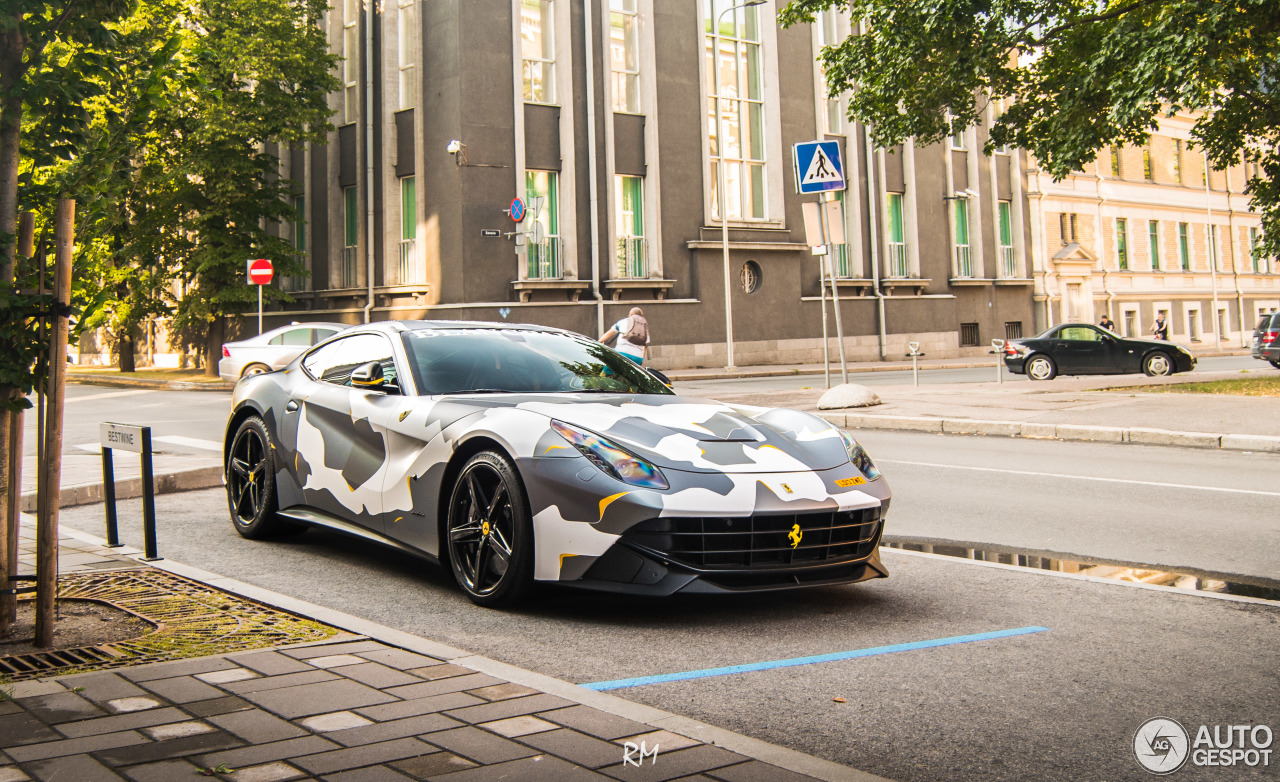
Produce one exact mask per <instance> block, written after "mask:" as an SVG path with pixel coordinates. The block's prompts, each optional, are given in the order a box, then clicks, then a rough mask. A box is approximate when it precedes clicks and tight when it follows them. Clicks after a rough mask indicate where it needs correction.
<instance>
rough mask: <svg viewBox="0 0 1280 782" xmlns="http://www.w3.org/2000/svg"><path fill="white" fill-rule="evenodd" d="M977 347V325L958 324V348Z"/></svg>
mask: <svg viewBox="0 0 1280 782" xmlns="http://www.w3.org/2000/svg"><path fill="white" fill-rule="evenodd" d="M978 345H979V336H978V324H977V323H961V324H960V347H962V348H976V347H977V346H978Z"/></svg>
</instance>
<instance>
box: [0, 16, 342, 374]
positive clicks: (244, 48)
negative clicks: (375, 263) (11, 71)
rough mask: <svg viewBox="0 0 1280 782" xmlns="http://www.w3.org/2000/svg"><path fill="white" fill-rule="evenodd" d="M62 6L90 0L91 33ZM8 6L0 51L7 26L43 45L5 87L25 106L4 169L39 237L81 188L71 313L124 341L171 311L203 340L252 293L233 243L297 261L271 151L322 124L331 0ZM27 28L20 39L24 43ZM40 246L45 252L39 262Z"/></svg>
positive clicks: (286, 184)
mask: <svg viewBox="0 0 1280 782" xmlns="http://www.w3.org/2000/svg"><path fill="white" fill-rule="evenodd" d="M59 5H61V6H66V7H68V8H69V7H71V6H72V5H74V6H75V7H76V8H77V9H79V10H84V9H88V8H98V9H100V10H101V13H100V14H99V16H98V17H97V18H96V25H97V26H96V27H95V28H94V29H95V30H96V33H95V34H93V35H87V34H84V35H79V36H66V35H63V34H62V32H61V31H63V30H64V29H65V28H62V27H59V26H58V24H57V22H56V19H57V17H58V8H57V7H58V6H59ZM19 6H21V8H20V11H21V13H19V14H18V15H16V16H9V12H8V11H7V10H5V11H0V54H3V52H4V49H3V45H4V41H3V36H4V34H5V30H6V29H8V28H11V27H16V26H22V25H26V26H27V27H30V28H32V29H33V30H39V31H44V33H43V34H44V35H45V37H46V38H47V40H44V39H40V40H41V41H42V43H41V44H40V46H41V52H40V56H39V57H36V56H33V55H31V54H30V52H29V51H28V54H27V55H25V56H26V60H24V63H25V65H24V69H23V71H22V73H21V77H20V78H19V79H17V80H15V82H14V83H15V87H14V89H13V90H12V91H11V92H12V93H13V94H14V95H17V96H18V99H19V100H20V101H21V107H22V120H23V121H22V125H21V130H22V141H21V147H20V151H21V154H20V156H18V159H19V164H18V166H17V169H18V170H19V171H20V176H17V177H15V180H17V184H18V185H19V187H18V188H17V189H18V193H19V196H20V199H21V203H22V207H23V208H24V209H30V210H32V211H35V212H36V213H37V224H38V227H39V229H40V231H41V233H42V235H45V236H51V228H50V226H49V224H48V222H49V218H51V216H52V214H53V205H54V204H55V203H56V199H57V198H58V196H60V195H63V194H66V195H71V196H73V197H75V198H76V200H77V225H76V228H77V232H76V234H77V235H76V240H77V245H76V250H77V254H76V260H75V280H74V292H75V298H76V300H77V302H78V303H79V304H81V305H82V307H83V315H82V317H81V318H80V322H79V324H78V325H79V328H81V329H84V328H95V329H96V328H103V329H105V330H106V331H107V332H108V334H109V335H111V336H112V337H114V338H115V339H116V340H117V341H121V342H122V347H121V348H120V351H121V353H122V358H123V353H124V351H126V350H127V351H128V352H129V354H130V357H131V353H132V344H131V342H130V339H131V338H132V336H133V335H134V334H135V333H136V332H137V330H138V326H139V324H140V323H142V322H143V321H144V320H145V319H147V318H149V317H151V316H169V315H172V316H174V321H173V322H174V324H175V330H176V331H178V332H180V333H185V334H188V335H190V336H191V339H190V340H188V341H189V342H190V343H191V344H195V345H199V347H201V348H202V349H207V346H206V345H205V344H204V343H205V341H206V340H205V337H206V336H207V335H208V333H209V331H210V324H211V323H214V322H216V321H217V320H218V319H219V318H222V317H224V316H226V315H228V314H233V313H238V312H241V311H244V310H245V309H247V308H249V307H250V306H252V303H254V302H256V292H255V291H251V290H250V288H249V286H248V285H246V284H245V280H244V262H245V259H247V258H252V257H267V258H271V259H272V260H273V261H275V263H276V267H277V269H280V270H281V271H282V272H283V273H293V272H298V271H300V269H297V268H296V267H297V263H296V262H295V261H294V260H293V256H292V250H291V247H290V245H289V243H288V242H287V241H285V240H284V239H282V238H280V237H279V236H277V235H276V233H277V232H276V231H274V230H273V228H274V226H275V224H277V223H280V222H283V221H285V220H286V219H287V218H288V217H289V216H291V214H292V197H293V196H294V195H295V188H296V185H295V183H293V182H291V181H288V180H281V179H280V178H279V177H278V176H277V172H278V171H279V158H278V156H277V153H280V152H285V151H287V149H288V147H289V146H290V145H299V144H303V143H305V142H307V141H319V140H323V138H324V134H325V132H326V131H328V130H329V129H330V127H329V125H328V117H329V114H330V111H329V109H328V106H327V100H326V98H327V94H328V93H329V92H331V91H332V90H334V89H336V88H337V86H338V85H337V81H336V79H335V78H334V76H333V70H334V68H335V66H336V57H335V56H334V55H332V54H330V53H329V52H328V46H327V41H326V39H325V35H324V33H323V31H322V30H321V29H320V27H319V22H320V20H321V19H322V17H323V14H324V12H325V9H326V3H325V2H324V0H293V2H285V3H281V2H277V1H275V0H131V2H127V3H126V2H123V1H122V0H66V2H64V3H61V4H59V3H57V2H53V0H47V1H46V2H35V0H19ZM32 9H35V10H32ZM67 18H68V19H69V18H70V17H67ZM50 20H54V21H50ZM38 37H39V36H36V35H34V33H24V37H23V38H22V39H21V40H22V41H25V42H26V43H25V44H24V46H27V48H28V49H30V47H31V45H32V44H31V41H33V40H36V39H37V38H38ZM0 97H3V95H2V94H0ZM5 225H10V226H11V225H12V221H10V222H9V223H4V224H0V233H3V230H4V226H5ZM44 262H47V258H45V257H44V254H43V253H42V254H41V257H40V258H39V259H37V264H36V266H38V265H39V263H44ZM34 268H36V267H32V269H34ZM28 271H30V270H28ZM267 293H268V295H273V294H276V295H282V294H278V293H277V292H276V291H275V290H274V289H268V291H267ZM122 363H123V361H122ZM209 363H212V362H209Z"/></svg>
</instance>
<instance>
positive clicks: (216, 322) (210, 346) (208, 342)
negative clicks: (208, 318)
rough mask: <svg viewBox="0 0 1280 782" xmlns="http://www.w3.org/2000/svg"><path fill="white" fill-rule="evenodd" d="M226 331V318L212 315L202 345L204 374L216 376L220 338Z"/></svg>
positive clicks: (219, 353)
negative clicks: (203, 345)
mask: <svg viewBox="0 0 1280 782" xmlns="http://www.w3.org/2000/svg"><path fill="white" fill-rule="evenodd" d="M226 331H227V319H226V318H224V317H222V316H221V315H217V316H215V317H214V319H213V322H212V323H210V324H209V332H208V336H207V337H206V338H205V347H204V376H205V377H217V376H218V362H219V361H221V360H222V338H223V335H224V334H225V333H226Z"/></svg>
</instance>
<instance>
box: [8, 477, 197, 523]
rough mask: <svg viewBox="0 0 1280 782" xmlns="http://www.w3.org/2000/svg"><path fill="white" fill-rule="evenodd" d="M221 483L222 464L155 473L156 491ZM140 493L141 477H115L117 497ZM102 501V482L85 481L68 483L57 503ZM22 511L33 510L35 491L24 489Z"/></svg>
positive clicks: (130, 497)
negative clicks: (78, 484) (71, 484)
mask: <svg viewBox="0 0 1280 782" xmlns="http://www.w3.org/2000/svg"><path fill="white" fill-rule="evenodd" d="M221 485H222V467H221V466H218V465H215V466H212V467H197V468H196V469H193V470H178V471H177V472H167V473H161V474H158V475H156V476H155V486H156V494H158V495H159V494H173V493H175V492H180V491H195V490H197V489H213V488H217V487H218V486H221ZM141 496H142V478H140V477H139V478H125V479H122V480H117V481H116V499H117V500H131V499H134V498H136V497H141ZM102 501H103V489H102V484H101V483H88V484H84V485H82V486H67V487H65V488H63V489H62V490H61V491H60V492H58V505H59V507H63V508H70V507H72V506H73V505H93V504H95V503H99V502H102ZM22 512H23V513H35V512H36V493H35V492H26V493H25V494H23V495H22Z"/></svg>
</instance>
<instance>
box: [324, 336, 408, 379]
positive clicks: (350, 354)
mask: <svg viewBox="0 0 1280 782" xmlns="http://www.w3.org/2000/svg"><path fill="white" fill-rule="evenodd" d="M370 361H377V362H380V363H381V364H382V376H383V377H385V378H386V379H387V381H388V382H390V383H396V382H397V380H396V363H395V360H394V359H393V358H392V356H391V342H390V341H389V340H388V339H387V338H386V337H384V336H382V335H381V334H357V335H355V336H351V337H346V338H344V339H339V340H336V341H334V342H330V343H328V344H327V345H323V346H321V347H319V348H317V349H315V350H313V351H311V353H310V355H308V356H307V357H306V358H305V359H303V361H302V366H303V368H304V369H306V370H307V374H309V375H311V376H312V377H313V378H315V379H317V380H323V381H325V382H326V383H335V384H337V385H340V386H347V385H351V372H352V371H353V370H354V369H355V368H356V367H358V366H360V365H361V364H367V363H369V362H370Z"/></svg>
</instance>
